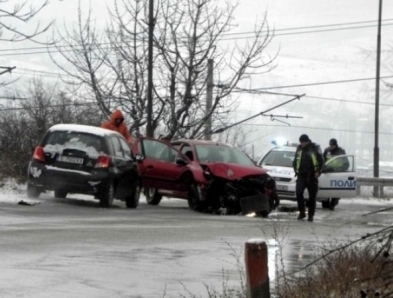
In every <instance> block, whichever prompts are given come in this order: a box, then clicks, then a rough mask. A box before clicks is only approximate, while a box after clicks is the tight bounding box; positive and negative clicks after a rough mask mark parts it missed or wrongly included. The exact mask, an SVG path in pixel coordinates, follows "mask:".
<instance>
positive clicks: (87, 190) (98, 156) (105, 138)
mask: <svg viewBox="0 0 393 298" xmlns="http://www.w3.org/2000/svg"><path fill="white" fill-rule="evenodd" d="M140 185H141V184H140V175H139V173H138V168H137V167H136V163H135V160H134V158H133V156H132V153H131V149H130V146H129V145H128V143H127V141H126V140H125V139H124V137H123V136H122V135H120V134H119V133H117V132H114V131H111V130H107V129H103V128H99V127H94V126H87V125H77V124H58V125H54V126H52V127H51V128H50V129H49V130H48V132H47V133H46V134H45V136H44V137H43V139H42V141H41V142H40V144H39V145H38V146H37V147H36V148H35V151H34V154H33V157H32V158H31V161H30V163H29V167H28V184H27V196H28V197H29V198H38V197H39V195H40V194H41V193H42V192H44V191H48V190H53V191H54V194H55V197H58V198H65V197H66V196H67V194H69V193H77V194H91V195H93V196H94V197H95V198H96V199H98V200H99V202H100V205H101V206H102V207H111V206H112V204H113V200H114V199H115V198H116V199H119V200H122V201H125V203H126V206H127V207H128V208H136V207H137V206H138V203H139V195H140Z"/></svg>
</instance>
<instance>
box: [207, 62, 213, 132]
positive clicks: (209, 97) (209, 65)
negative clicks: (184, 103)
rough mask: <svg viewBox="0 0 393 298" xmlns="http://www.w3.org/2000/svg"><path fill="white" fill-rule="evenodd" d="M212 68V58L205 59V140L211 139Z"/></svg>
mask: <svg viewBox="0 0 393 298" xmlns="http://www.w3.org/2000/svg"><path fill="white" fill-rule="evenodd" d="M213 68H214V60H213V59H209V60H208V61H207V86H206V87H207V90H206V110H205V115H206V116H207V118H206V123H205V140H211V139H212V134H211V131H212V117H211V108H212V102H213V85H214V80H213Z"/></svg>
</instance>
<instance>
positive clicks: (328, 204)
mask: <svg viewBox="0 0 393 298" xmlns="http://www.w3.org/2000/svg"><path fill="white" fill-rule="evenodd" d="M321 203H322V208H323V209H328V208H329V206H330V199H329V200H327V201H322V202H321Z"/></svg>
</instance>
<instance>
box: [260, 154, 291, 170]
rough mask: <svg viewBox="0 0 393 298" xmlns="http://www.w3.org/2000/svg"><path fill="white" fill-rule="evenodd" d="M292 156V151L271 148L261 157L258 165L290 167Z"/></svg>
mask: <svg viewBox="0 0 393 298" xmlns="http://www.w3.org/2000/svg"><path fill="white" fill-rule="evenodd" d="M294 158H295V152H294V151H281V150H272V151H270V152H269V153H268V154H267V155H266V156H265V157H264V158H263V159H262V161H261V162H260V165H261V166H278V167H290V168H292V164H293V159H294Z"/></svg>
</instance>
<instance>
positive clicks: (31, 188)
mask: <svg viewBox="0 0 393 298" xmlns="http://www.w3.org/2000/svg"><path fill="white" fill-rule="evenodd" d="M40 194H41V190H40V189H39V188H38V187H37V186H35V185H33V184H31V183H28V184H27V197H28V198H29V199H37V198H38V197H39V196H40Z"/></svg>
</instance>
